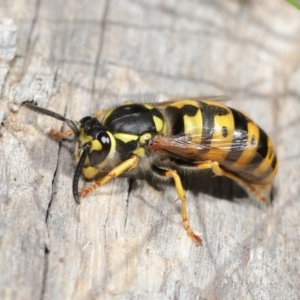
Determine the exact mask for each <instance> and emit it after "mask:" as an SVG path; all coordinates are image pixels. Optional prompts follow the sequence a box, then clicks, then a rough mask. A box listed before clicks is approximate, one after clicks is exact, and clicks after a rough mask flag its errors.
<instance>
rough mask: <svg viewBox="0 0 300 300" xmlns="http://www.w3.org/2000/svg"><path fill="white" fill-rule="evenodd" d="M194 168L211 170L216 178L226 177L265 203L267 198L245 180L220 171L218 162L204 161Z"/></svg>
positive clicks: (222, 170)
mask: <svg viewBox="0 0 300 300" xmlns="http://www.w3.org/2000/svg"><path fill="white" fill-rule="evenodd" d="M196 167H197V168H198V169H200V170H204V169H211V170H212V171H213V173H214V174H215V175H217V176H226V177H228V178H230V179H232V180H234V181H236V182H238V183H240V184H241V185H242V186H244V187H245V188H246V189H248V190H249V191H250V192H252V193H253V194H254V195H255V196H256V197H257V198H258V199H259V200H260V201H262V202H267V198H266V197H265V196H264V195H262V193H260V192H259V191H258V190H257V188H256V187H255V186H254V185H252V184H251V183H249V182H247V181H246V180H244V179H242V178H240V177H238V176H236V175H234V174H232V173H230V172H228V171H226V170H224V169H222V168H221V167H220V165H219V163H218V162H216V161H204V162H201V163H198V164H196Z"/></svg>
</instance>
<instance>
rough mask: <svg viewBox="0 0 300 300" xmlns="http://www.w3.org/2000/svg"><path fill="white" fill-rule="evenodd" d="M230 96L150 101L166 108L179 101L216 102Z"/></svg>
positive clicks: (225, 99) (227, 98)
mask: <svg viewBox="0 0 300 300" xmlns="http://www.w3.org/2000/svg"><path fill="white" fill-rule="evenodd" d="M229 99H230V98H229V97H227V96H225V95H220V96H200V97H194V98H190V97H180V98H173V99H169V100H166V101H163V102H154V103H149V104H151V105H153V106H155V107H160V108H164V107H167V106H169V105H172V104H173V103H176V102H178V101H186V100H188V101H196V102H201V101H215V102H219V101H227V100H229Z"/></svg>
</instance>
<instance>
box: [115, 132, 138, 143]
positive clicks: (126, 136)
mask: <svg viewBox="0 0 300 300" xmlns="http://www.w3.org/2000/svg"><path fill="white" fill-rule="evenodd" d="M114 137H115V138H116V139H118V140H121V141H122V142H124V143H128V142H131V141H136V140H137V139H138V138H139V137H138V136H137V135H134V134H128V133H115V134H114Z"/></svg>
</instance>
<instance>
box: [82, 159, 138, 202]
mask: <svg viewBox="0 0 300 300" xmlns="http://www.w3.org/2000/svg"><path fill="white" fill-rule="evenodd" d="M138 163H139V158H138V156H137V155H133V156H131V158H129V159H127V160H125V161H123V162H121V163H120V164H119V165H117V166H116V167H115V168H113V169H112V170H111V171H110V172H109V173H108V174H107V175H106V176H104V177H102V178H100V179H99V180H97V181H95V182H94V183H92V184H91V185H89V186H88V187H86V188H84V189H82V190H81V191H80V192H79V195H80V196H81V197H85V196H87V195H89V194H91V193H92V192H93V191H94V190H96V189H97V188H98V187H100V186H101V185H104V184H105V183H107V182H108V181H110V180H111V179H113V178H116V177H118V176H120V175H121V174H123V173H124V172H126V171H130V170H132V169H134V168H135V167H136V166H137V165H138Z"/></svg>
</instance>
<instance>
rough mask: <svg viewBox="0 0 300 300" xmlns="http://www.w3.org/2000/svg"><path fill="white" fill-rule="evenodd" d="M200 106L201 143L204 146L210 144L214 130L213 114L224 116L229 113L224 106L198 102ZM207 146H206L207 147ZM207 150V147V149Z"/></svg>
mask: <svg viewBox="0 0 300 300" xmlns="http://www.w3.org/2000/svg"><path fill="white" fill-rule="evenodd" d="M199 104H200V108H201V112H202V143H201V144H205V146H206V147H207V146H209V145H210V144H211V139H212V136H213V134H214V131H215V120H214V119H215V116H225V115H228V114H229V111H228V110H227V109H226V108H223V107H220V106H216V105H211V104H206V103H204V102H200V103H199ZM207 148H208V147H207ZM208 151H209V149H208Z"/></svg>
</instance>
